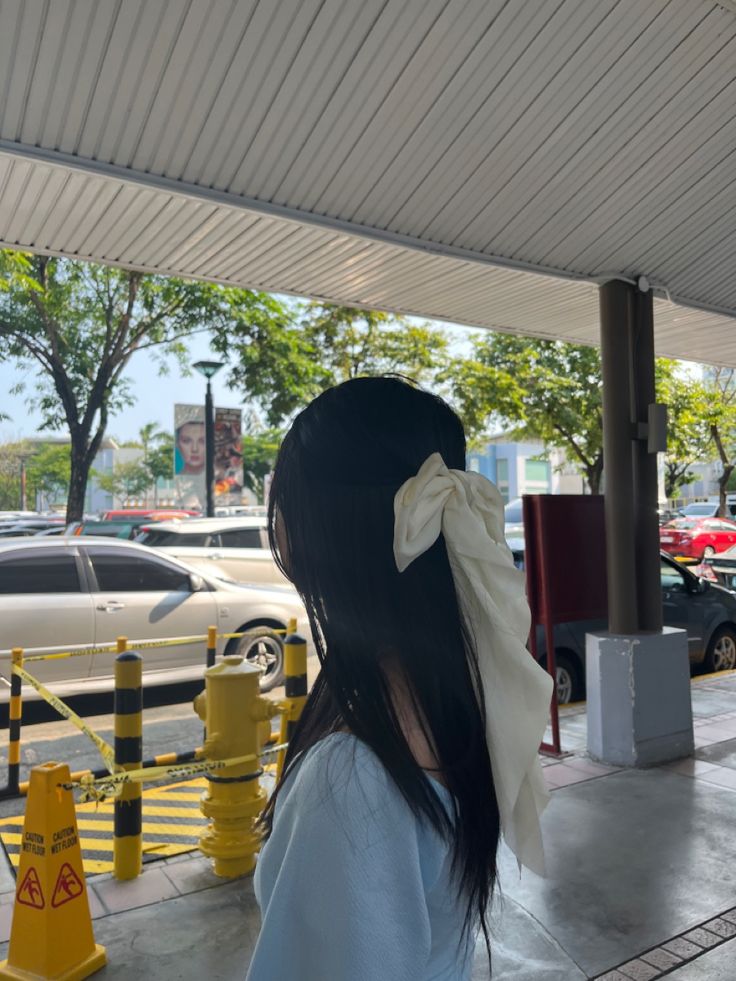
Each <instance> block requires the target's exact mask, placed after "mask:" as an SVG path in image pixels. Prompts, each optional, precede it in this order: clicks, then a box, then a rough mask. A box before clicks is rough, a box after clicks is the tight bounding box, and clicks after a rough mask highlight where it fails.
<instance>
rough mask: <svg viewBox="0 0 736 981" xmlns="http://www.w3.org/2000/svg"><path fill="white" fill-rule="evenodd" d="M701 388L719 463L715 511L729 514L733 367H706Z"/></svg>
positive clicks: (734, 430)
mask: <svg viewBox="0 0 736 981" xmlns="http://www.w3.org/2000/svg"><path fill="white" fill-rule="evenodd" d="M703 388H704V401H703V408H702V411H703V414H704V419H705V422H706V424H707V426H708V432H709V434H710V438H711V441H712V443H713V446H714V447H715V450H716V453H717V454H718V460H719V461H720V464H721V473H720V476H719V478H718V499H719V509H718V513H719V514H720V515H721V517H723V518H726V517H729V516H730V515H729V512H728V509H727V508H726V494H727V491H728V484H729V481H730V480H731V476H732V474H733V473H734V471H735V470H736V371H735V370H734V369H733V368H710V369H708V374H707V376H706V380H705V382H704V385H703Z"/></svg>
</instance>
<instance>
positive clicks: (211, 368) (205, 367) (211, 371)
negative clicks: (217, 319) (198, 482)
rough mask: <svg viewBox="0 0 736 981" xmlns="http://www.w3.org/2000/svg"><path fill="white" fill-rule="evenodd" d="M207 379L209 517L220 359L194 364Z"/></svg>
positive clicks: (212, 509) (212, 504) (212, 510)
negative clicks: (215, 390)
mask: <svg viewBox="0 0 736 981" xmlns="http://www.w3.org/2000/svg"><path fill="white" fill-rule="evenodd" d="M192 367H193V368H196V369H197V371H198V372H199V373H200V374H201V375H204V377H205V378H206V379H207V392H206V395H205V399H204V438H205V451H204V455H205V481H206V483H207V517H208V518H213V517H214V515H215V497H214V490H215V487H214V485H215V419H214V409H213V406H212V378H213V376H214V375H216V374H217V372H218V371H219V370H220V368H222V364H220V362H219V361H196V362H195V363H194V364H193V365H192Z"/></svg>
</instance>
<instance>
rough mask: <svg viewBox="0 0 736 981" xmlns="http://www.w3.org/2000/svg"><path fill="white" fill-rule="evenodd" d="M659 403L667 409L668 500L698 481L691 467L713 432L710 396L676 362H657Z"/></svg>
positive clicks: (666, 486)
mask: <svg viewBox="0 0 736 981" xmlns="http://www.w3.org/2000/svg"><path fill="white" fill-rule="evenodd" d="M657 399H658V401H660V402H664V403H665V404H666V406H667V453H666V454H665V457H664V467H665V472H664V485H665V486H664V490H665V496H666V497H667V498H668V499H672V498H674V497H677V496H678V492H679V490H680V488H682V487H684V486H685V485H686V484H690V483H692V482H693V481H694V480H697V474H696V473H693V472H692V471H691V470H690V467H691V466H692V465H693V464H694V463H697V462H698V461H700V460H702V459H703V458H704V456H705V455H706V454H707V452H708V444H709V442H710V441H711V431H710V426H709V424H708V418H707V402H708V395H707V393H706V391H705V388H704V386H703V384H702V383H701V382H700V381H698V380H697V379H695V378H692V377H690V376H687V375H685V374H683V372H682V370H681V369H680V368H679V367H678V366H677V365H676V363H675V362H674V361H669V360H665V359H664V358H660V359H658V361H657Z"/></svg>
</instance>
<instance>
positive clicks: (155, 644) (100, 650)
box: [23, 627, 286, 664]
mask: <svg viewBox="0 0 736 981" xmlns="http://www.w3.org/2000/svg"><path fill="white" fill-rule="evenodd" d="M250 632H251V631H249V630H241V631H239V632H237V633H228V634H218V635H217V639H218V640H236V639H238V638H240V637H245V636H247V635H248V634H249V633H250ZM273 633H275V634H286V630H284V628H283V627H279V628H277V629H275V630H274V631H273ZM206 642H207V635H206V634H198V635H196V636H194V635H192V636H189V637H169V638H167V639H166V640H129V641H128V643H127V648H128V650H129V651H149V650H154V649H155V648H160V647H179V646H185V645H187V644H203V643H206ZM116 651H117V644H116V643H114V644H100V645H99V646H97V647H79V648H76V649H73V650H70V651H60V652H59V653H57V654H31V655H29V656H28V657H24V658H23V661H24V663H26V664H29V663H30V662H31V661H59V660H62V659H63V658H67V657H84V655H85V654H86V655H91V654H110V653H114V652H116Z"/></svg>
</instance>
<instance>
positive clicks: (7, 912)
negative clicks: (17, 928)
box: [0, 903, 13, 943]
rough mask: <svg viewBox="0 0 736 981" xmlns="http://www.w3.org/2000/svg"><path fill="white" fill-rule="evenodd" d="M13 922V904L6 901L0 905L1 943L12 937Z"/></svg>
mask: <svg viewBox="0 0 736 981" xmlns="http://www.w3.org/2000/svg"><path fill="white" fill-rule="evenodd" d="M12 922H13V906H12V905H11V904H8V903H5V904H4V905H3V906H0V943H5V942H6V941H8V940H9V939H10V926H11V924H12Z"/></svg>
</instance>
